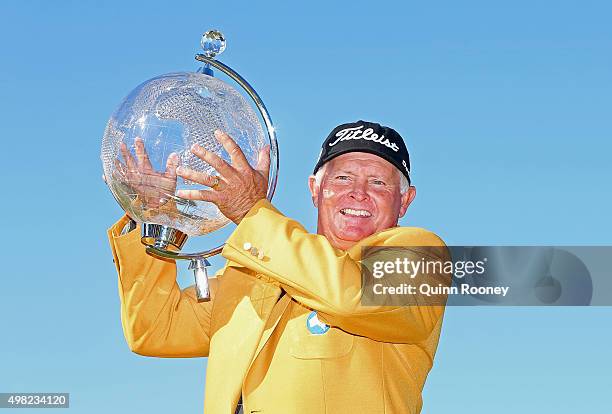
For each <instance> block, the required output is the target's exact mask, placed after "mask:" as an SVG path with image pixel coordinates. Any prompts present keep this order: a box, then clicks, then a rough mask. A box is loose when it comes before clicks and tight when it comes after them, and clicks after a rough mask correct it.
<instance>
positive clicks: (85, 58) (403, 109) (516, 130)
mask: <svg viewBox="0 0 612 414" xmlns="http://www.w3.org/2000/svg"><path fill="white" fill-rule="evenodd" d="M611 15H612V5H611V4H610V2H607V1H587V0H583V1H562V0H555V1H552V0H550V1H534V0H530V1H523V0H516V1H513V2H499V1H474V0H466V1H461V2H459V1H431V2H415V1H401V2H400V1H398V2H391V1H382V0H381V1H376V2H361V1H351V2H321V1H308V2H240V1H232V2H223V1H217V2H206V1H197V2H195V1H192V2H187V1H174V2H167V1H155V0H148V1H106V2H93V1H83V0H80V1H67V0H54V1H27V0H22V1H12V0H4V1H2V2H1V3H0V39H1V45H2V47H1V49H0V140H1V147H0V148H1V149H0V154H1V157H2V165H1V167H0V174H1V177H2V183H3V187H4V192H3V196H2V203H0V216H1V217H2V218H3V221H2V228H3V229H2V230H3V231H2V233H3V237H1V238H0V255H1V259H2V267H1V270H0V272H1V278H0V283H1V284H0V329H1V331H0V338H1V340H0V392H70V393H71V408H70V412H74V413H88V414H97V413H107V412H111V410H112V412H119V413H134V412H141V413H149V414H155V413H167V412H175V413H199V412H201V411H202V407H203V393H204V383H205V377H204V376H205V367H206V359H157V358H145V357H141V356H138V355H135V354H132V353H131V352H130V351H129V349H128V347H127V345H126V343H125V340H124V339H123V334H122V331H121V325H120V317H119V299H118V295H117V280H116V274H115V269H114V267H113V263H112V260H111V253H110V248H109V246H108V243H107V240H106V234H105V230H106V228H107V227H108V226H110V225H111V224H112V223H113V222H114V221H115V220H116V219H118V218H119V217H120V216H121V210H120V208H119V207H118V205H116V203H115V201H114V199H113V198H112V196H111V194H110V192H109V191H108V189H107V188H106V186H105V185H104V183H103V182H102V181H101V179H100V174H101V163H100V159H99V152H100V143H101V137H102V133H103V131H104V127H105V124H106V121H107V119H108V117H109V116H110V114H111V112H112V111H113V110H114V108H115V107H116V106H117V104H118V103H119V102H120V100H121V99H122V98H123V97H124V96H125V95H126V94H127V93H128V92H129V91H130V90H131V89H132V88H134V87H135V86H136V85H137V84H139V83H140V82H142V81H144V80H145V79H148V78H151V77H153V76H155V75H159V74H162V73H166V72H173V71H183V70H195V69H196V68H197V67H198V65H197V64H196V62H195V61H194V60H193V55H194V54H195V53H197V52H198V47H199V39H200V35H201V33H202V32H203V31H205V30H208V29H210V28H218V29H220V30H222V31H223V32H224V33H225V35H226V37H227V38H228V49H227V51H226V52H225V54H224V55H223V56H222V59H221V60H222V61H224V62H225V63H227V64H229V65H230V66H232V67H233V68H235V69H236V70H237V71H239V72H240V73H241V74H242V75H243V76H244V77H246V78H247V79H248V80H249V81H250V82H251V83H252V84H253V85H254V86H255V87H256V88H257V90H258V91H259V92H260V94H261V96H262V97H263V99H264V101H265V103H266V104H267V106H268V109H269V110H270V112H271V114H272V117H273V119H274V121H275V122H276V124H277V126H278V131H279V144H280V149H281V169H280V177H279V184H278V191H277V194H276V196H275V199H274V204H275V205H277V207H279V208H280V209H281V210H282V211H283V212H284V213H285V214H287V215H289V216H290V217H293V218H295V219H297V220H299V221H300V222H302V223H303V224H304V225H306V226H307V227H308V228H309V229H311V230H313V231H314V230H315V223H316V220H315V218H316V211H315V210H314V208H313V207H312V205H311V203H310V200H309V196H308V192H307V187H306V177H307V176H308V174H309V173H310V172H311V169H312V166H313V165H314V163H315V159H316V157H317V155H318V153H319V148H320V144H321V142H322V139H323V138H324V136H325V135H326V134H327V133H328V132H329V130H331V128H332V127H334V126H335V125H337V124H338V123H341V122H346V121H352V120H357V119H367V120H374V121H378V122H381V123H384V124H388V125H391V126H393V127H394V128H396V129H397V130H398V131H400V133H402V135H403V136H404V137H405V139H406V141H407V143H408V147H409V149H410V152H411V156H412V166H413V178H414V183H415V184H416V186H417V193H418V195H417V198H416V201H415V202H414V204H413V205H412V206H411V207H410V209H409V211H408V214H407V216H406V217H405V218H404V219H403V222H402V224H404V225H411V226H419V227H425V228H428V229H430V230H432V231H434V232H436V233H437V234H439V235H440V236H441V237H442V238H443V239H444V240H445V241H446V242H447V243H448V244H455V245H458V244H471V245H484V244H500V245H504V244H517V245H551V244H556V245H611V244H612V220H611V218H610V211H611V204H612V196H611V195H610V194H611V192H610V181H611V179H612V166H611V163H610V154H611V152H612V144H611V138H612V116H611V112H610V111H611V108H612V53H611V52H612V25H611V24H610V16H611ZM196 245H197V243H196ZM218 263H219V262H216V264H217V265H218ZM190 277H191V276H190V275H189V274H188V272H187V270H186V268H185V267H182V270H181V284H185V283H189V281H190ZM611 327H612V309H611V308H609V307H608V308H603V307H602V308H490V307H489V308H487V307H478V308H461V309H460V308H449V309H448V310H447V312H446V317H445V324H444V330H443V333H442V337H441V341H440V346H439V349H438V355H437V357H436V360H435V366H434V368H433V370H432V371H431V374H430V376H429V378H428V381H427V383H426V385H425V391H424V409H423V412H424V413H434V414H437V413H448V412H459V413H462V412H466V413H467V412H469V413H471V414H476V413H491V412H496V413H514V412H517V411H520V412H524V413H552V412H554V413H575V412H587V413H603V412H609V409H610V407H611V406H612V401H611V400H612V398H611V397H610V392H609V389H610V387H611V386H612V379H611V375H610V372H612V357H611V356H610V343H611V342H612V329H611ZM296 375H299V373H296ZM347 380H348V379H347ZM304 386H308V384H305V385H304ZM364 392H367V390H364ZM210 398H214V396H210ZM26 411H27V410H26Z"/></svg>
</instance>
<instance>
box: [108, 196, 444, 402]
mask: <svg viewBox="0 0 612 414" xmlns="http://www.w3.org/2000/svg"><path fill="white" fill-rule="evenodd" d="M126 222H127V217H124V218H122V219H121V220H119V221H118V222H117V223H116V224H115V225H114V226H113V227H111V228H110V229H109V232H108V234H109V240H110V244H111V248H112V250H113V255H114V261H115V264H116V267H117V271H118V273H119V295H120V298H121V322H122V325H123V331H124V334H125V338H126V340H127V343H128V345H129V347H130V349H131V350H132V351H133V352H135V353H137V354H140V355H147V356H156V357H209V358H208V367H207V372H206V398H205V403H204V411H205V413H206V414H233V413H234V409H235V407H236V404H237V402H238V399H239V398H240V396H241V395H242V396H243V403H244V412H245V413H251V412H253V413H263V414H270V413H282V414H290V413H307V414H319V413H333V414H341V413H351V414H353V413H418V412H419V411H420V409H421V405H422V400H421V391H422V388H423V384H424V382H425V379H426V377H427V374H428V372H429V370H430V369H431V366H432V362H433V357H434V354H435V350H436V347H437V344H438V338H439V335H440V328H441V325H442V315H443V312H444V308H443V307H442V306H404V307H388V306H387V307H382V306H379V307H374V306H368V307H366V306H361V305H360V297H361V294H360V286H361V274H360V267H359V264H358V260H359V255H360V251H361V246H365V245H375V246H444V244H443V242H442V241H441V240H440V239H439V238H438V237H437V236H435V235H434V234H433V233H430V232H428V231H426V230H422V229H417V228H407V227H396V228H392V229H388V230H385V231H382V232H379V233H377V234H374V235H372V236H370V237H368V238H366V239H364V240H362V241H361V242H360V243H358V244H357V245H356V246H354V247H353V248H351V249H350V250H348V251H346V252H344V251H341V250H338V249H335V248H333V247H332V246H331V245H330V244H329V242H328V241H327V239H326V238H325V237H323V236H320V235H316V234H310V233H308V232H307V231H306V230H305V229H304V228H303V227H302V226H301V225H300V224H299V223H297V222H296V221H294V220H291V219H289V218H287V217H285V216H283V215H282V214H281V213H279V212H278V211H277V210H276V209H275V208H274V207H273V206H272V205H271V204H270V203H269V202H268V201H267V200H261V201H259V202H258V203H257V204H256V205H255V206H254V207H253V208H252V209H251V210H250V211H249V213H248V214H247V216H246V217H245V218H244V219H243V220H242V222H241V223H240V225H239V226H238V227H237V228H236V230H235V231H234V232H233V233H232V235H231V237H230V238H229V240H228V241H227V243H226V245H225V247H224V249H223V256H224V257H225V258H227V259H228V262H227V264H226V266H225V267H224V268H223V269H222V270H221V271H220V272H219V273H218V275H217V277H216V278H211V280H210V285H211V294H212V300H211V301H210V302H204V303H197V301H196V299H195V292H194V288H193V286H191V287H189V288H187V289H184V290H182V291H181V290H180V288H179V286H178V285H177V283H176V265H175V263H174V262H173V261H167V260H161V259H158V258H154V257H152V256H149V255H147V254H146V253H145V249H144V247H143V245H142V244H141V242H140V232H139V231H132V232H129V233H128V234H126V235H120V232H121V229H122V228H123V226H124V225H125V224H126ZM245 243H250V244H251V245H252V246H254V247H256V248H258V249H259V250H263V252H264V255H263V257H262V256H261V255H253V254H251V253H250V252H249V251H247V250H245V248H244V247H245ZM247 247H248V245H247ZM312 310H316V311H317V313H318V318H319V320H320V321H322V322H324V323H326V324H328V325H330V326H331V328H330V329H329V330H328V331H327V332H326V333H324V334H321V335H313V334H311V333H310V331H309V330H308V329H307V320H306V319H307V317H308V315H309V314H310V313H311V311H312Z"/></svg>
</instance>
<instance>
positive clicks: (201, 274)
mask: <svg viewBox="0 0 612 414" xmlns="http://www.w3.org/2000/svg"><path fill="white" fill-rule="evenodd" d="M209 266H210V263H209V262H208V260H206V259H205V258H203V257H200V258H195V259H192V260H191V262H190V263H189V269H191V270H193V277H194V279H195V290H196V297H197V299H198V302H208V301H209V300H210V288H209V286H208V270H207V268H208V267H209Z"/></svg>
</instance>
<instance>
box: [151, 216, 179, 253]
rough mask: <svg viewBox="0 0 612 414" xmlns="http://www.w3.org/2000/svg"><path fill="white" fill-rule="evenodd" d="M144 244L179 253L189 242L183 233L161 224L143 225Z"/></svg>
mask: <svg viewBox="0 0 612 414" xmlns="http://www.w3.org/2000/svg"><path fill="white" fill-rule="evenodd" d="M141 227H142V237H141V239H140V240H141V241H142V244H144V245H145V246H151V247H157V248H158V249H164V250H170V251H173V252H176V251H179V250H181V249H182V248H183V246H184V245H185V242H186V241H187V237H188V236H187V235H186V234H185V233H183V232H182V231H179V230H177V229H173V228H172V227H168V226H162V225H161V224H153V223H142V226H141Z"/></svg>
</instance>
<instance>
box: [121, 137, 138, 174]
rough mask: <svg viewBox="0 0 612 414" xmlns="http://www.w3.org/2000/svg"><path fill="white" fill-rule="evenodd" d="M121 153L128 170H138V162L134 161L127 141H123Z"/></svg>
mask: <svg viewBox="0 0 612 414" xmlns="http://www.w3.org/2000/svg"><path fill="white" fill-rule="evenodd" d="M120 150H121V155H123V159H124V160H125V164H126V165H127V169H128V172H130V171H135V170H136V162H135V161H134V157H132V154H130V151H129V150H128V147H127V145H125V142H122V143H121V147H120Z"/></svg>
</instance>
